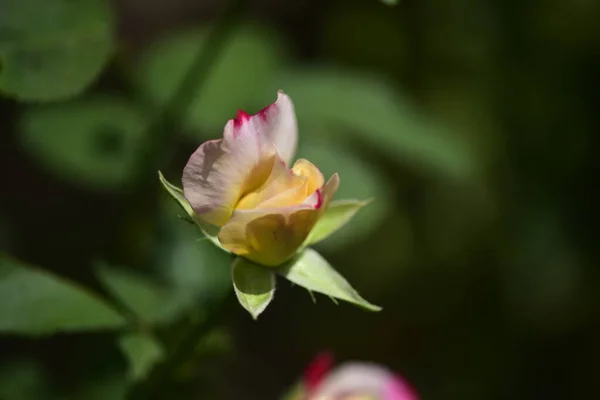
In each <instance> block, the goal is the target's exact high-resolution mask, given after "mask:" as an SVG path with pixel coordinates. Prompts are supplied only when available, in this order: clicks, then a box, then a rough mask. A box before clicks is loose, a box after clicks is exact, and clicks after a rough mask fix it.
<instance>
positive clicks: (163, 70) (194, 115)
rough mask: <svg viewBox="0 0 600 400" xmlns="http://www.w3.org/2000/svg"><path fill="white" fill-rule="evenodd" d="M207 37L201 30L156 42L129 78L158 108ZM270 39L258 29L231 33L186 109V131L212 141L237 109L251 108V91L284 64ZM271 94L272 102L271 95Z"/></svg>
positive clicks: (247, 27)
mask: <svg viewBox="0 0 600 400" xmlns="http://www.w3.org/2000/svg"><path fill="white" fill-rule="evenodd" d="M207 33H208V30H207V29H202V30H189V31H184V32H178V33H176V34H174V35H170V36H168V37H165V38H163V39H162V40H160V41H158V42H157V43H156V44H155V45H154V46H153V47H152V48H151V49H150V50H149V51H148V53H147V54H146V55H145V56H144V57H142V58H141V60H140V62H139V68H138V70H137V71H135V73H134V77H135V79H137V81H138V84H139V87H140V90H141V91H142V92H143V93H144V94H145V95H146V96H148V97H149V98H150V99H152V100H154V101H155V102H156V103H157V104H158V105H162V104H165V103H166V102H167V101H168V100H169V99H170V97H171V96H172V95H173V93H174V90H175V88H176V87H177V85H178V84H179V82H180V81H181V79H182V77H183V76H184V74H185V73H186V71H187V70H188V68H189V66H190V65H191V63H192V62H193V59H194V57H195V56H196V53H197V51H198V49H199V48H201V47H202V46H204V44H205V42H206V38H207ZM276 37H277V35H275V34H274V33H273V32H270V31H267V30H265V29H264V27H263V26H255V25H242V26H239V27H237V28H236V31H235V32H234V34H233V37H232V39H231V41H229V42H228V43H226V45H225V47H224V48H223V50H222V53H221V54H220V56H219V57H218V59H217V60H216V61H215V63H214V65H212V66H211V73H210V76H209V79H208V80H207V82H206V84H205V85H204V86H203V88H202V91H201V92H200V93H198V95H197V97H196V98H195V100H194V101H193V103H192V104H191V106H190V108H189V110H187V113H186V115H187V118H186V122H187V124H188V127H190V128H192V130H198V129H200V130H205V131H208V132H211V135H210V136H214V134H216V133H220V132H221V131H222V130H223V127H224V126H225V122H226V121H227V120H228V119H230V118H232V116H235V114H236V111H237V110H238V109H240V108H241V109H243V108H246V107H249V106H250V105H252V102H253V100H254V96H255V94H256V92H257V91H259V90H260V89H261V88H262V87H264V86H265V85H266V84H267V82H269V81H270V80H271V78H272V76H273V74H274V73H275V72H276V71H277V70H278V68H279V67H280V65H281V64H282V62H283V60H284V55H283V54H282V51H281V48H280V46H279V43H277V42H276V41H275V38H276ZM272 95H273V96H274V97H275V92H273V93H272ZM274 97H273V101H274V100H275V99H274ZM182 111H185V110H182ZM196 133H197V132H195V134H196Z"/></svg>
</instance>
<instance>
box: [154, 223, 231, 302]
mask: <svg viewBox="0 0 600 400" xmlns="http://www.w3.org/2000/svg"><path fill="white" fill-rule="evenodd" d="M174 222H175V223H177V224H178V225H179V226H178V227H177V230H173V231H169V232H171V234H172V235H173V236H174V238H175V239H176V240H175V241H174V242H173V243H171V244H170V245H169V247H168V248H167V249H166V250H165V251H164V252H163V256H162V257H161V264H162V268H163V270H164V271H165V272H166V275H167V276H166V278H167V279H168V280H169V282H170V283H171V284H172V285H173V287H174V288H175V290H176V293H177V296H179V297H181V298H182V302H187V303H188V304H189V306H190V307H193V306H194V305H196V306H197V304H198V303H203V302H206V301H211V302H212V300H214V299H215V298H220V297H221V296H223V295H224V294H225V293H227V292H228V291H230V290H231V274H230V266H231V261H232V257H231V256H230V255H229V254H226V253H224V252H222V251H221V250H219V249H217V248H216V247H215V246H213V245H212V244H211V243H210V242H209V241H207V240H197V239H196V238H195V237H194V232H196V229H193V227H192V226H188V225H185V224H182V223H181V221H174ZM184 299H187V300H184Z"/></svg>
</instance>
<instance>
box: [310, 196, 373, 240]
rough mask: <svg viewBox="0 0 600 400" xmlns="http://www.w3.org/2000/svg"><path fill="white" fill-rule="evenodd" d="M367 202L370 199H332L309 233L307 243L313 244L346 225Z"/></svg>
mask: <svg viewBox="0 0 600 400" xmlns="http://www.w3.org/2000/svg"><path fill="white" fill-rule="evenodd" d="M367 204H369V201H359V200H337V201H332V202H331V204H329V207H328V208H327V211H325V213H324V214H323V216H322V217H321V219H319V221H318V222H317V224H316V225H315V227H314V228H313V229H312V231H311V232H310V234H309V235H308V238H307V239H306V242H305V245H306V246H310V245H311V244H314V243H317V242H320V241H321V240H323V239H326V238H327V237H329V235H331V234H333V233H334V232H336V231H337V230H338V229H340V228H341V227H343V226H344V225H346V223H348V221H350V219H352V217H353V216H354V215H355V214H356V213H357V212H358V211H359V210H360V209H361V208H363V207H364V206H366V205H367Z"/></svg>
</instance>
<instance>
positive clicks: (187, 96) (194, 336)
mask: <svg viewBox="0 0 600 400" xmlns="http://www.w3.org/2000/svg"><path fill="white" fill-rule="evenodd" d="M244 5H245V1H244V0H229V1H228V2H227V3H226V5H225V10H224V12H223V14H222V16H221V17H220V18H219V20H218V21H217V23H216V24H215V26H214V27H213V29H212V30H211V31H210V32H209V36H208V38H207V41H206V42H205V43H206V44H205V45H204V46H203V47H202V48H200V49H198V53H197V55H196V57H195V58H194V61H193V62H192V65H191V66H190V67H189V70H188V72H187V73H186V75H185V77H184V78H183V79H182V80H181V82H180V84H179V86H178V88H177V90H176V91H175V93H174V95H173V97H172V98H171V100H170V101H169V103H168V104H167V105H166V107H164V108H163V109H162V110H160V111H159V112H158V114H157V116H156V118H155V119H154V121H153V122H151V123H150V125H149V127H148V131H149V132H148V133H149V137H151V138H153V139H154V140H153V144H154V146H155V148H153V149H152V156H153V157H158V155H160V154H161V153H162V154H164V151H165V150H166V151H167V152H169V150H168V149H169V148H170V147H171V145H172V142H173V139H175V135H173V134H171V132H170V131H171V130H172V129H173V128H175V127H176V125H177V124H178V123H179V122H180V121H181V120H182V118H183V115H185V113H186V111H187V109H188V107H189V106H190V104H191V103H192V101H193V100H194V98H195V96H196V95H197V94H198V93H199V92H200V91H201V90H202V88H203V86H204V85H205V84H206V81H207V78H208V76H209V75H210V71H211V68H212V66H213V64H214V62H215V60H216V59H217V58H218V56H219V54H220V53H221V50H222V49H223V47H224V44H225V43H226V42H227V40H229V38H230V37H231V34H232V32H233V30H234V28H235V25H236V22H237V20H238V18H239V16H240V15H241V14H242V11H243V9H244ZM151 176H152V179H155V177H156V174H155V172H152V174H151ZM230 295H231V293H230V292H228V295H227V296H226V298H224V299H222V300H221V301H220V302H219V304H212V305H207V307H206V308H207V310H208V315H207V317H206V318H203V319H201V320H200V321H198V322H194V323H191V324H190V326H189V328H188V330H187V333H186V334H185V335H184V337H183V338H182V340H181V341H180V342H179V343H178V344H177V345H176V346H175V347H173V348H172V349H171V350H170V351H169V354H168V356H167V358H166V360H165V361H164V362H163V363H162V364H160V365H159V366H158V367H157V368H155V369H154V371H153V372H152V373H151V374H150V376H149V377H148V379H147V380H146V381H145V382H142V383H140V384H138V385H136V386H134V387H133V388H132V390H131V391H130V393H129V396H128V398H129V399H135V400H142V399H143V400H147V399H151V398H158V396H160V392H161V387H162V385H163V384H164V383H165V381H167V380H168V379H169V378H170V376H171V375H172V373H173V371H174V370H175V369H177V367H179V366H180V365H182V363H184V362H185V361H186V360H187V359H190V358H192V357H194V354H195V353H194V348H195V346H196V344H197V343H198V341H199V340H200V339H201V338H202V337H203V336H204V335H206V334H207V333H209V332H210V331H211V330H212V329H213V328H214V327H215V326H216V325H217V324H218V323H219V321H220V318H221V316H222V315H223V309H224V307H225V305H226V304H227V303H228V301H227V300H228V299H229V296H230Z"/></svg>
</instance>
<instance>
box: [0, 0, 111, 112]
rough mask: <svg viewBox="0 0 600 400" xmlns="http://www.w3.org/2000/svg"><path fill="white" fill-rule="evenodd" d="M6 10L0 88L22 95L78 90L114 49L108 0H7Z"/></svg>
mask: <svg viewBox="0 0 600 400" xmlns="http://www.w3.org/2000/svg"><path fill="white" fill-rule="evenodd" d="M0 10H2V13H0V65H2V70H1V71H0V92H4V93H6V94H8V95H10V96H14V97H16V98H18V99H19V100H26V101H49V100H64V99H66V98H69V97H72V96H74V95H77V94H79V93H81V92H82V91H83V90H84V89H85V88H86V87H87V86H88V85H89V84H90V83H91V82H92V81H93V79H94V78H96V76H97V75H98V74H100V72H101V71H102V70H103V68H104V67H105V66H106V63H107V61H108V60H109V57H110V55H111V54H112V51H113V33H114V32H113V28H114V22H113V17H112V13H111V10H110V7H109V4H108V3H107V2H106V1H104V0H81V1H70V0H2V1H0Z"/></svg>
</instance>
